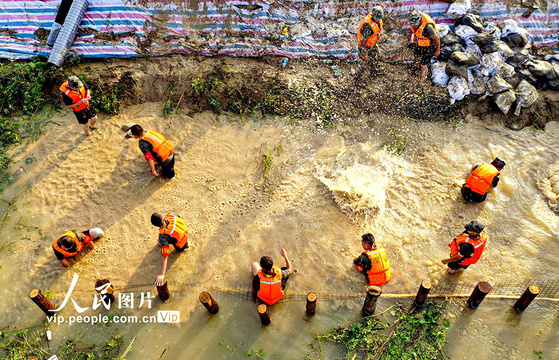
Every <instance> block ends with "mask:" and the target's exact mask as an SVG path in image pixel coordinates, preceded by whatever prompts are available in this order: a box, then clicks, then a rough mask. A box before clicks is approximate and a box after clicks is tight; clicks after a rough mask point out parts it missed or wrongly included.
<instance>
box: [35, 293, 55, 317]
mask: <svg viewBox="0 0 559 360" xmlns="http://www.w3.org/2000/svg"><path fill="white" fill-rule="evenodd" d="M29 298H30V299H31V300H33V302H34V303H35V304H37V306H38V307H39V308H40V309H41V310H43V312H44V313H45V314H46V315H47V316H53V315H54V312H53V311H49V310H54V309H55V307H54V305H53V304H52V303H51V302H50V301H49V299H47V298H46V297H45V295H43V293H42V292H41V290H39V289H33V290H31V291H30V292H29Z"/></svg>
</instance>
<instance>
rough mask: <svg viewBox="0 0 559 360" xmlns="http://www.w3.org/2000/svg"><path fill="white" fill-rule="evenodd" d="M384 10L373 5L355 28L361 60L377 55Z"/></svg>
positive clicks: (373, 57)
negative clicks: (356, 28) (357, 27)
mask: <svg viewBox="0 0 559 360" xmlns="http://www.w3.org/2000/svg"><path fill="white" fill-rule="evenodd" d="M382 19H384V11H383V10H382V7H380V6H378V5H377V6H373V11H371V12H370V13H369V14H368V15H367V17H365V19H363V21H361V24H360V25H359V29H358V30H357V42H358V43H359V57H360V58H361V60H363V61H368V60H374V59H375V58H376V56H377V55H378V41H379V39H380V32H381V31H382V27H383V20H382Z"/></svg>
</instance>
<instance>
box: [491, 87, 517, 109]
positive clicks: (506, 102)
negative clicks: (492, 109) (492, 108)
mask: <svg viewBox="0 0 559 360" xmlns="http://www.w3.org/2000/svg"><path fill="white" fill-rule="evenodd" d="M515 101H516V95H515V94H514V91H512V90H508V91H505V92H502V93H500V94H497V95H495V104H497V107H499V110H501V111H502V112H503V114H507V113H508V112H509V110H510V107H511V106H512V104H513V103H514V102H515Z"/></svg>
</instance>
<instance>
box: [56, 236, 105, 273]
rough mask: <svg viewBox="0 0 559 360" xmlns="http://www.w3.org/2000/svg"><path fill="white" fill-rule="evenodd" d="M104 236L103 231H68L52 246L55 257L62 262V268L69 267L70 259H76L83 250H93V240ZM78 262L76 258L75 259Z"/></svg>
mask: <svg viewBox="0 0 559 360" xmlns="http://www.w3.org/2000/svg"><path fill="white" fill-rule="evenodd" d="M103 235H104V233H103V230H101V229H99V228H93V229H90V230H86V231H84V232H78V231H74V230H70V231H66V232H65V233H64V234H62V235H60V236H59V237H58V238H57V239H56V240H55V241H54V243H53V244H52V249H53V250H54V255H56V258H57V259H58V260H59V261H60V263H61V264H62V266H64V267H68V266H70V263H69V262H68V260H69V259H71V258H74V256H76V255H77V254H79V253H80V252H82V251H83V250H93V249H94V248H95V246H94V245H93V242H92V241H93V240H97V239H99V238H100V237H102V236H103ZM74 259H75V260H77V259H76V258H74Z"/></svg>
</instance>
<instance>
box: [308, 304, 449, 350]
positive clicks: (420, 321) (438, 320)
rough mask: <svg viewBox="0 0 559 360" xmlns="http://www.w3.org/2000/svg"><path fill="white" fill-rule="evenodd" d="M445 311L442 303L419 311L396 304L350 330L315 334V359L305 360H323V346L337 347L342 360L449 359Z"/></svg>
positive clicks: (340, 327) (339, 328) (343, 329)
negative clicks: (444, 319)
mask: <svg viewBox="0 0 559 360" xmlns="http://www.w3.org/2000/svg"><path fill="white" fill-rule="evenodd" d="M444 307H445V302H441V303H438V304H436V303H434V302H428V303H426V304H425V307H424V308H423V309H422V310H416V309H408V308H406V306H404V305H402V304H397V305H394V306H392V307H390V308H388V309H387V310H385V311H384V312H382V313H378V314H375V315H373V316H371V317H367V318H364V319H362V320H361V321H358V322H356V323H354V324H351V325H349V326H339V327H337V328H334V329H332V330H331V331H330V332H328V333H326V334H317V335H315V338H314V341H313V343H312V345H311V347H312V348H313V353H314V354H313V355H315V356H317V357H316V358H315V357H307V359H308V360H312V359H325V357H324V345H336V346H338V347H340V348H341V349H342V351H343V352H344V359H356V358H363V359H365V360H377V359H383V360H390V359H393V360H439V359H440V360H443V359H448V357H447V356H446V354H445V353H444V351H443V348H444V346H445V345H446V330H447V329H448V327H449V322H448V321H442V317H443V310H444ZM387 314H389V315H390V316H391V317H392V320H389V318H388V316H387ZM381 317H382V318H381ZM358 355H359V357H358Z"/></svg>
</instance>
